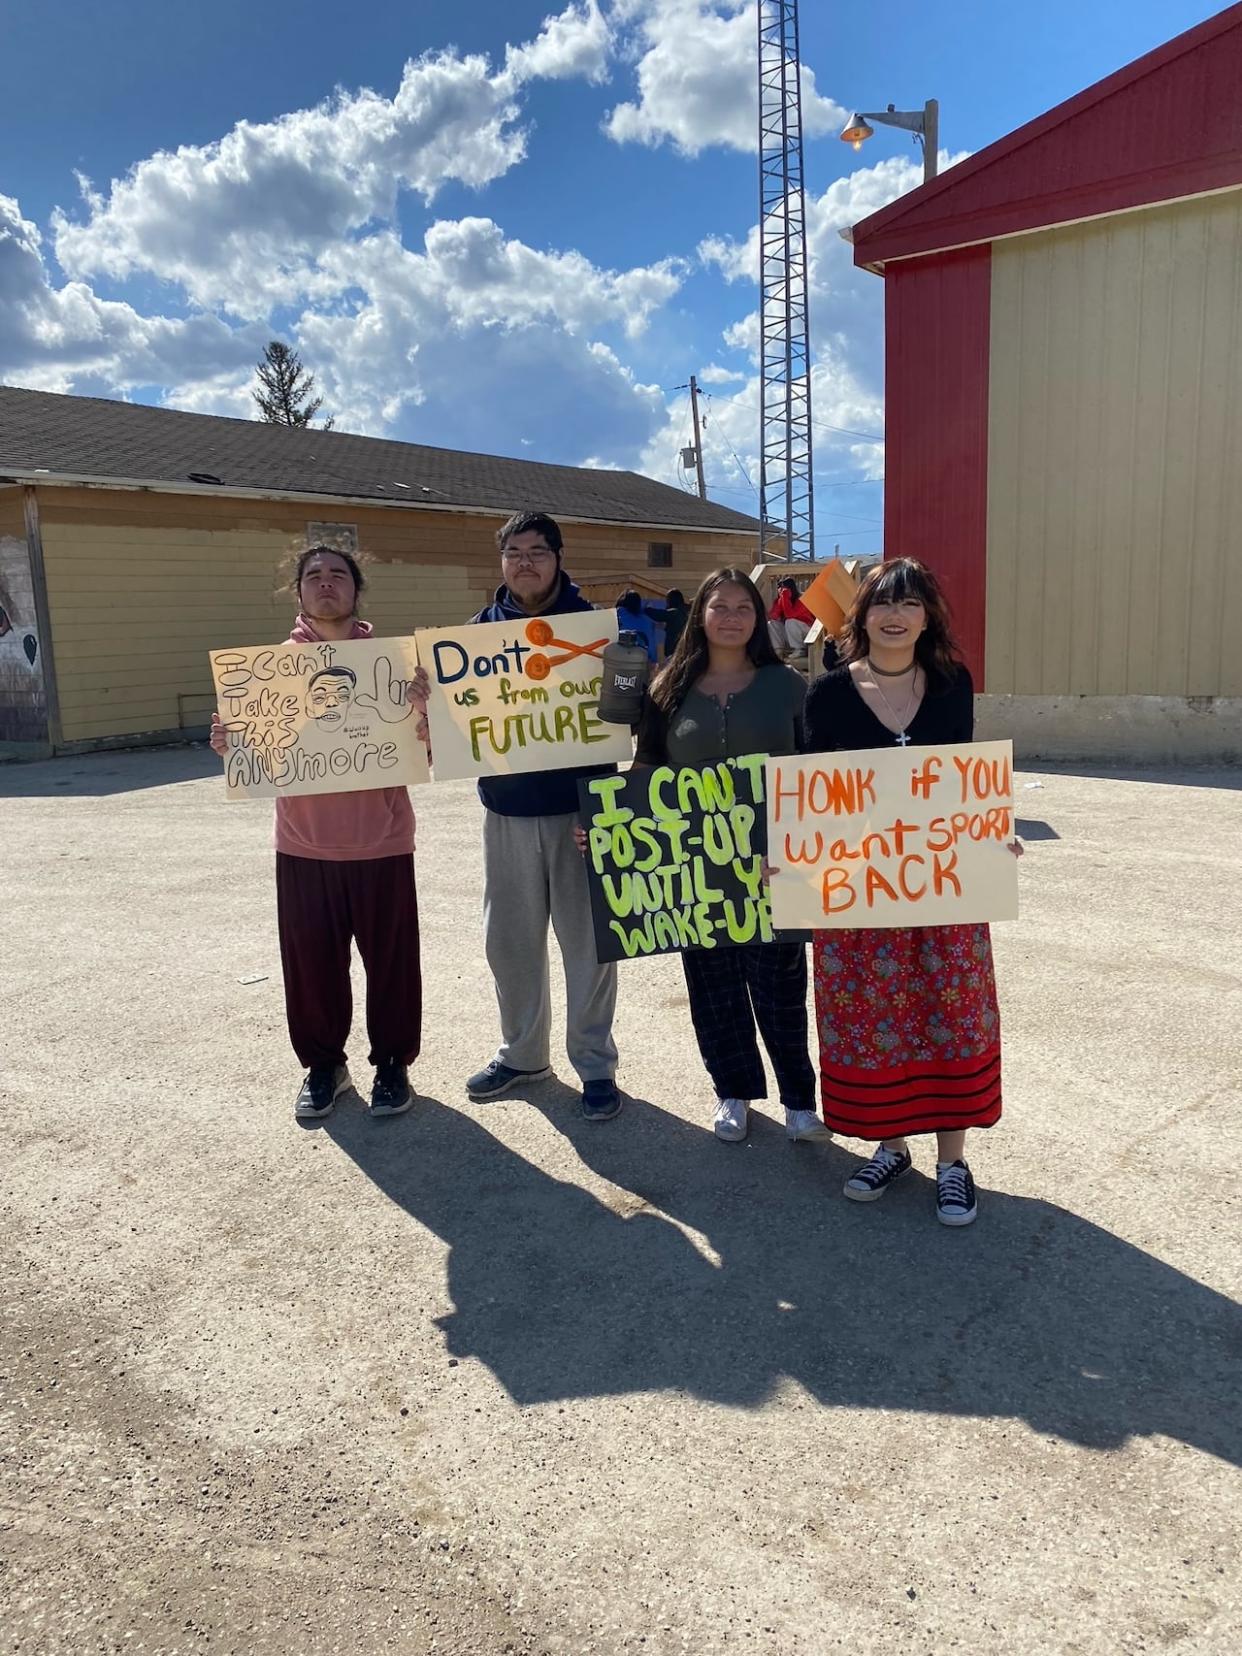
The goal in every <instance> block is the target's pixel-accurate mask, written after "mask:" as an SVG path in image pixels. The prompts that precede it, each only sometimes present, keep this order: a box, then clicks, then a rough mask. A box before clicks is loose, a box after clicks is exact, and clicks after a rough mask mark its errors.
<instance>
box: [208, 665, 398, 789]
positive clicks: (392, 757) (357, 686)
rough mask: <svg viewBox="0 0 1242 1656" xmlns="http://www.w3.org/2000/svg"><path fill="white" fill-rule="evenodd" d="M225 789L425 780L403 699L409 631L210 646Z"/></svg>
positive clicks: (394, 783) (392, 785) (362, 785)
mask: <svg viewBox="0 0 1242 1656" xmlns="http://www.w3.org/2000/svg"><path fill="white" fill-rule="evenodd" d="M210 656H211V676H212V678H213V679H214V680H215V685H216V698H217V702H218V705H219V712H220V720H221V723H222V724H223V725H224V729H225V732H226V735H227V738H228V751H227V752H226V753H225V755H224V780H225V783H226V785H227V788H228V796H229V798H230V799H271V798H272V797H274V796H276V795H287V796H292V795H295V794H332V793H363V792H365V791H367V790H368V789H370V788H396V787H401V786H403V785H404V784H407V783H411V782H426V781H427V780H428V776H429V772H428V769H427V749H426V746H425V745H424V743H423V742H422V741H421V740H420V738H419V737H418V735H417V734H416V729H417V725H418V715H417V714H416V713H415V711H414V709H413V707H411V706H410V704H409V702H408V701H407V700H406V687H407V685H408V684H409V681H410V680H411V679H412V678H413V676H414V671H415V667H416V665H417V662H416V656H415V651H414V640H413V639H412V638H365V639H362V638H358V639H349V640H348V641H346V642H343V643H328V642H323V643H317V644H275V645H265V646H263V647H261V648H259V649H245V650H212V651H211V652H210Z"/></svg>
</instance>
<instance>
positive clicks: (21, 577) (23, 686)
mask: <svg viewBox="0 0 1242 1656" xmlns="http://www.w3.org/2000/svg"><path fill="white" fill-rule="evenodd" d="M46 741H47V697H46V694H45V691H44V687H43V658H42V651H41V649H40V644H39V629H38V627H37V625H36V623H35V606H34V583H33V581H32V580H31V576H30V559H29V556H28V554H27V552H26V542H25V541H24V540H19V539H18V538H17V537H16V536H15V535H0V742H46Z"/></svg>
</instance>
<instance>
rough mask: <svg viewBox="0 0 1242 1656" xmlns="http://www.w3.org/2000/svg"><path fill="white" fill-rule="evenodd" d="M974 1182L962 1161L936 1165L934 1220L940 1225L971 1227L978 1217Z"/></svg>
mask: <svg viewBox="0 0 1242 1656" xmlns="http://www.w3.org/2000/svg"><path fill="white" fill-rule="evenodd" d="M978 1213H979V1204H978V1202H976V1200H975V1181H974V1179H972V1178H971V1176H970V1169H969V1167H967V1165H966V1163H965V1162H964V1161H955V1162H937V1163H936V1218H937V1219H939V1221H940V1223H941V1224H942V1225H973V1224H974V1222H975V1219H976V1218H977V1217H978Z"/></svg>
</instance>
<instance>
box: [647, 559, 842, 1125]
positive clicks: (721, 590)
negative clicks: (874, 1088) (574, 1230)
mask: <svg viewBox="0 0 1242 1656" xmlns="http://www.w3.org/2000/svg"><path fill="white" fill-rule="evenodd" d="M805 699H806V684H805V682H804V680H803V679H802V677H801V675H800V674H798V673H796V672H794V671H793V669H792V668H789V667H784V666H782V665H781V663H780V662H779V661H778V660H777V658H776V653H775V651H774V650H773V648H772V642H771V639H770V638H769V636H768V625H767V617H766V615H765V612H764V606H763V600H762V598H761V597H760V596H759V593H758V590H757V589H756V587H755V586H754V584H753V582H752V581H751V580H750V578H749V576H747V575H746V574H745V573H744V572H743V571H741V570H739V569H718V570H717V571H716V572H715V574H714V575H709V576H708V577H707V579H706V580H705V581H704V582H703V584H702V586H701V587H700V588H699V590H698V592H697V593H696V594H695V597H694V600H693V602H692V604H691V606H690V613H689V616H688V617H687V620H686V626H685V630H684V631H683V633H682V635H681V638H680V640H679V641H678V645H677V649H676V651H675V652H674V654H673V657H672V659H671V660H670V661H669V662H668V663H667V665H666V666H665V667H664V668H663V670H662V671H661V672H660V673H658V674H657V675H656V678H655V680H654V681H653V683H652V685H651V688H650V690H649V692H648V694H647V696H646V698H645V700H644V704H643V711H642V715H641V717H640V721H639V727H638V752H637V754H636V756H635V763H636V764H639V765H707V764H710V763H712V762H713V761H714V760H719V759H736V758H740V757H741V756H743V755H744V754H751V753H766V754H772V755H784V754H790V753H797V752H798V751H799V748H800V746H801V734H802V709H803V703H804V701H805ZM681 963H682V969H683V971H684V972H685V975H686V988H687V990H688V991H689V995H690V1016H691V1019H692V1021H693V1024H694V1032H695V1036H696V1037H697V1039H698V1043H699V1052H700V1053H701V1055H702V1058H703V1063H704V1065H705V1066H706V1068H707V1072H708V1074H709V1075H710V1076H711V1079H712V1083H713V1085H714V1087H715V1091H716V1105H715V1115H714V1120H713V1128H714V1131H715V1134H716V1136H717V1138H720V1139H724V1140H725V1141H726V1142H736V1141H738V1140H740V1139H744V1138H745V1137H746V1132H747V1125H748V1111H749V1107H750V1103H751V1101H752V1100H753V1099H756V1098H763V1097H765V1096H766V1094H767V1083H766V1080H765V1078H764V1072H763V1061H762V1059H761V1058H760V1056H759V1043H758V1040H757V1039H756V1025H757V1026H758V1034H759V1036H761V1037H762V1039H763V1044H764V1046H765V1047H766V1048H767V1053H768V1057H769V1058H770V1060H771V1062H772V1068H773V1071H774V1072H775V1075H776V1080H777V1085H778V1087H779V1089H780V1096H781V1103H782V1104H783V1105H784V1106H785V1130H786V1132H787V1134H788V1136H789V1137H790V1138H791V1139H795V1140H796V1139H809V1138H826V1137H827V1136H828V1133H827V1129H826V1128H825V1127H824V1125H823V1123H822V1122H821V1121H820V1120H819V1118H818V1116H817V1115H816V1113H815V1070H814V1067H813V1066H812V1064H811V1061H810V1058H809V1057H808V1054H807V1016H806V989H807V979H806V945H805V943H804V942H802V941H801V940H797V941H792V940H790V939H789V938H787V937H785V938H775V939H774V940H773V941H772V942H770V943H756V944H743V945H742V946H740V947H729V948H716V949H687V950H685V951H684V952H683V954H682V957H681Z"/></svg>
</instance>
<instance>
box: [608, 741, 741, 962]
mask: <svg viewBox="0 0 1242 1656" xmlns="http://www.w3.org/2000/svg"><path fill="white" fill-rule="evenodd" d="M763 767H764V758H763V756H762V755H761V754H755V755H751V756H750V757H747V758H743V759H727V760H722V761H721V762H720V763H719V764H715V765H708V766H705V767H702V768H687V769H684V770H674V769H672V767H671V766H668V765H662V766H659V767H658V768H656V769H655V770H637V771H630V772H629V773H628V774H627V775H625V776H600V777H596V778H593V779H592V780H591V781H589V782H580V783H579V784H578V797H579V799H580V800H581V804H582V820H583V822H584V824H585V826H586V830H587V883H588V885H589V886H590V890H591V915H592V919H593V920H594V923H595V950H596V955H597V957H598V959H599V960H600V961H601V962H604V961H608V960H626V959H630V958H632V957H633V956H635V955H652V954H668V953H669V952H671V951H673V950H678V949H715V948H719V947H722V946H724V945H728V944H741V943H767V942H769V941H770V940H771V937H772V921H771V915H770V912H769V908H768V895H767V889H766V887H765V886H764V883H763Z"/></svg>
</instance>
